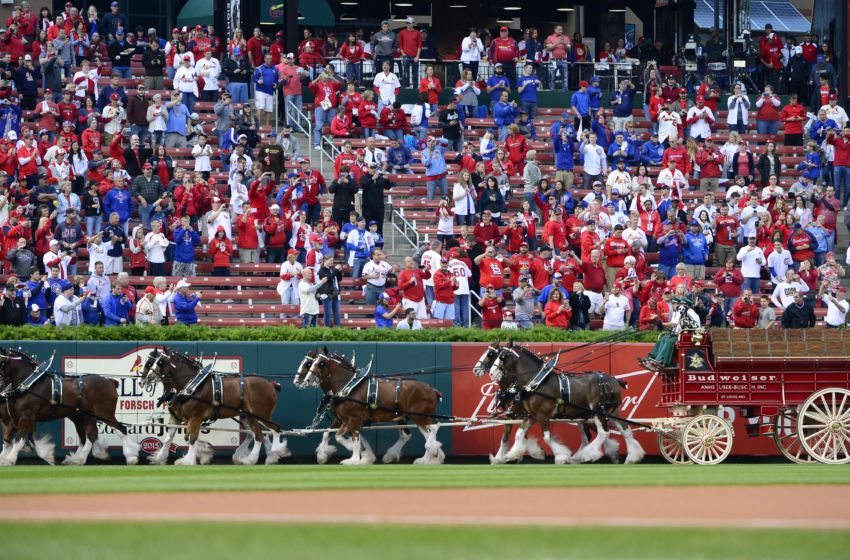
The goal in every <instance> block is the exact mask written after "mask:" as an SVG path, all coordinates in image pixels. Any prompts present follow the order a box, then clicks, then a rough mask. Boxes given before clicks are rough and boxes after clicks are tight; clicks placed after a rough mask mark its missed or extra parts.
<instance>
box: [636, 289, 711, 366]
mask: <svg viewBox="0 0 850 560" xmlns="http://www.w3.org/2000/svg"><path fill="white" fill-rule="evenodd" d="M673 301H674V303H675V306H674V308H673V311H672V312H671V313H670V320H669V321H667V322H665V323H663V325H664V327H665V328H667V329H670V332H665V333H663V334H662V335H661V337H660V338H659V339H658V342H656V343H655V347H654V348H653V349H652V352H650V353H649V356H647V360H646V361H647V362H649V364H648V365H651V366H655V367H656V369H659V368H667V367H670V366H671V365H673V352H674V351H675V350H676V341H677V340H678V339H679V334H681V333H682V332H684V331H691V332H693V331H696V330H697V329H699V328H700V327H701V326H702V322H701V321H700V318H699V315H698V314H697V312H696V311H694V309H693V307H694V302H693V301H691V299H690V298H688V297H678V298H675V299H674V300H673Z"/></svg>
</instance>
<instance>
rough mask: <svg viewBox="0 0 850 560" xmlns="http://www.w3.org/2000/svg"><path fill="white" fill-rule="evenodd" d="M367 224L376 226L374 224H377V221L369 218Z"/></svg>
mask: <svg viewBox="0 0 850 560" xmlns="http://www.w3.org/2000/svg"><path fill="white" fill-rule="evenodd" d="M369 225H370V226H376V225H378V222H376V221H375V220H369Z"/></svg>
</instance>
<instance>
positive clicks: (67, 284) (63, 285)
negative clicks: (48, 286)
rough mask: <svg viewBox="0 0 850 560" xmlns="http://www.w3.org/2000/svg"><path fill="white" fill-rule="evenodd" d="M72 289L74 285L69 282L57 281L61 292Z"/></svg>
mask: <svg viewBox="0 0 850 560" xmlns="http://www.w3.org/2000/svg"><path fill="white" fill-rule="evenodd" d="M73 287H74V285H73V284H71V283H70V282H68V281H67V280H60V281H59V289H60V290H62V291H63V292H64V291H65V290H67V289H68V288H73Z"/></svg>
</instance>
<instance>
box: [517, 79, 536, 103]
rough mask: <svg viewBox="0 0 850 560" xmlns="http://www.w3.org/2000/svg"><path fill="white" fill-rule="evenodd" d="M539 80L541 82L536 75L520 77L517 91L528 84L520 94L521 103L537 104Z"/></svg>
mask: <svg viewBox="0 0 850 560" xmlns="http://www.w3.org/2000/svg"><path fill="white" fill-rule="evenodd" d="M537 80H539V78H538V77H537V76H536V75H535V74H532V75H531V76H520V77H519V79H518V80H517V83H516V86H517V89H519V88H520V86H522V85H523V84H525V83H527V84H528V85H527V86H525V89H524V90H522V91H521V92H520V94H519V100H520V101H525V102H526V103H537Z"/></svg>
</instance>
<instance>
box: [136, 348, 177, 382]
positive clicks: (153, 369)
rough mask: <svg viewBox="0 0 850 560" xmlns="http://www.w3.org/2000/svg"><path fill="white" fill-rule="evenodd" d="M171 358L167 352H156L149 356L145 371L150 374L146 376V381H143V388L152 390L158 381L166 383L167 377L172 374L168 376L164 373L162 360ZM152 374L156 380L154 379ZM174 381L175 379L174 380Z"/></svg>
mask: <svg viewBox="0 0 850 560" xmlns="http://www.w3.org/2000/svg"><path fill="white" fill-rule="evenodd" d="M170 359H171V356H170V355H168V354H167V353H166V352H165V350H161V351H157V350H154V351H153V352H151V353H150V354H149V355H148V359H147V360H146V361H145V367H144V370H143V371H147V372H148V374H147V375H145V377H144V380H143V381H142V387H143V388H144V389H145V390H148V391H149V390H151V389H152V388H153V386H154V385H155V384H156V379H159V380H162V381H165V379H166V376H170V374H166V373H164V372H163V371H162V366H163V365H164V364H162V363H161V362H162V360H170ZM151 374H153V377H154V378H155V379H152V378H151V377H152V376H151ZM172 381H173V379H172Z"/></svg>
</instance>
